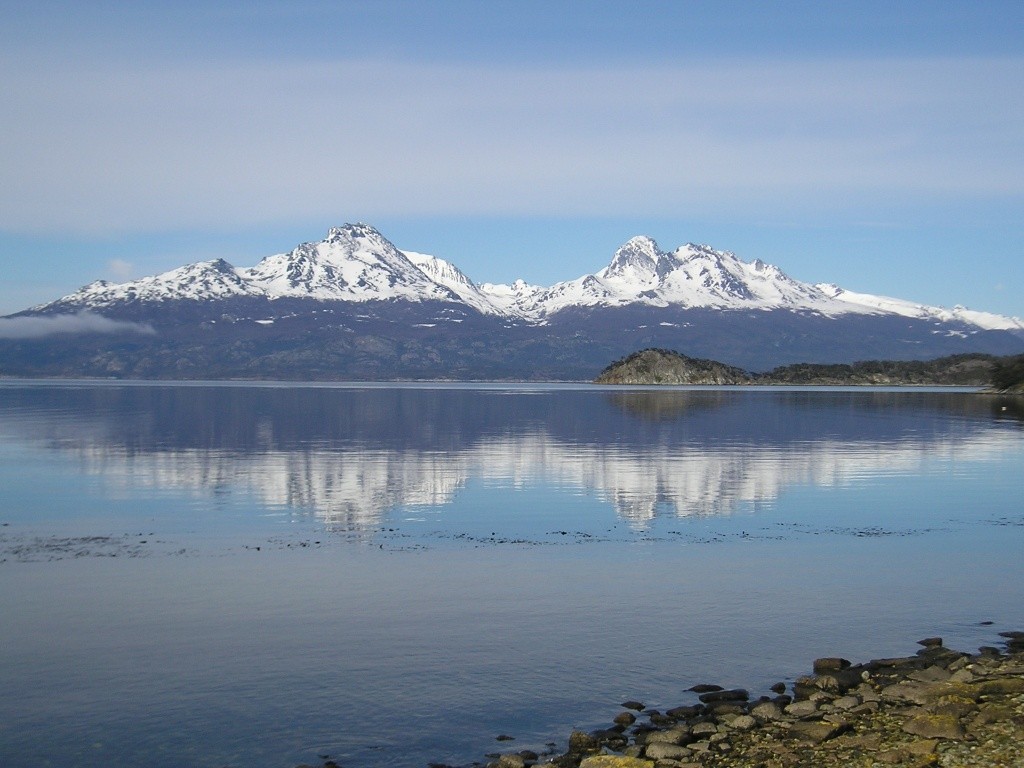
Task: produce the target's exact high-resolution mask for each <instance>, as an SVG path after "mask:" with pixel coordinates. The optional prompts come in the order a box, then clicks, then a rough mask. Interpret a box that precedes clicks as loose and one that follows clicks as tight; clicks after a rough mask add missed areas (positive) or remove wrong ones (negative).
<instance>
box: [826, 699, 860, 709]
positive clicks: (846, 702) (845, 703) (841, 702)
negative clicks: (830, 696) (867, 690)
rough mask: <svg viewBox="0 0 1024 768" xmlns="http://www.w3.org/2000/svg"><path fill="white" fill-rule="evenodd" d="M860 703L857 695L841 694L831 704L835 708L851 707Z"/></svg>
mask: <svg viewBox="0 0 1024 768" xmlns="http://www.w3.org/2000/svg"><path fill="white" fill-rule="evenodd" d="M860 704H861V700H860V697H859V696H841V697H840V698H838V699H836V700H835V701H833V702H832V706H834V707H835V708H836V709H844V710H845V709H853V708H854V707H858V706H860Z"/></svg>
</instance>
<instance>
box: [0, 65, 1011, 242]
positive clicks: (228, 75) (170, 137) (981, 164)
mask: <svg viewBox="0 0 1024 768" xmlns="http://www.w3.org/2000/svg"><path fill="white" fill-rule="evenodd" d="M5 67H6V68H7V69H8V70H9V71H11V70H12V69H17V70H18V71H17V72H16V73H15V74H16V76H15V77H11V78H9V79H8V81H7V84H6V85H5V86H4V87H3V95H4V98H3V100H2V101H0V119H2V121H3V124H4V125H5V131H4V133H3V135H2V136H0V162H2V163H3V166H4V168H5V175H6V177H7V178H8V179H9V180H10V183H8V184H5V185H4V186H3V188H2V189H0V207H2V208H3V210H4V211H5V215H4V220H5V221H4V227H5V228H7V229H9V230H11V231H39V230H46V229H51V228H52V227H54V226H62V227H67V228H70V229H72V230H75V231H79V232H92V233H102V232H118V231H130V230H132V229H146V228H167V227H182V226H185V227H188V226H192V227H195V226H211V225H218V226H223V225H228V226H238V225H243V224H246V223H250V222H256V221H266V220H268V219H270V220H284V219H287V218H290V217H295V216H301V217H304V218H310V217H317V216H324V215H328V216H330V215H334V214H335V213H336V212H337V211H339V210H347V211H355V212H360V213H361V215H365V216H401V215H423V214H428V215H437V214H440V215H473V214H488V215H491V214H497V215H529V214H544V215H622V214H629V213H637V212H642V213H644V214H648V215H656V214H668V213H673V212H678V211H679V210H681V209H686V210H690V211H695V210H696V211H700V212H704V213H730V212H735V211H736V210H740V209H742V208H743V207H745V206H754V207H758V206H760V207H761V208H762V209H765V208H767V209H769V210H770V209H773V208H775V209H779V210H780V211H782V210H784V211H785V212H786V213H787V215H793V214H796V215H799V213H800V212H801V211H804V212H814V211H820V210H821V208H822V207H823V206H824V207H838V208H843V207H849V206H856V205H859V204H867V205H870V201H871V200H874V199H877V198H878V197H879V196H883V197H885V196H892V197H895V196H900V197H904V198H905V197H907V196H910V197H911V198H919V199H921V200H923V201H928V200H932V199H936V198H950V199H955V198H963V197H964V196H967V197H976V198H989V197H1004V198H1005V197H1006V196H1011V197H1019V196H1020V195H1021V193H1022V192H1024V137H1022V134H1021V133H1020V131H1019V130H1018V129H1017V127H1016V126H1019V125H1020V124H1021V123H1022V120H1024V97H1022V96H1021V94H1022V93H1024V62H1022V61H1021V60H1020V59H1019V58H1014V57H1003V58H973V59H956V58H918V59H908V60H902V59H844V60H831V61H830V60H824V61H823V60H821V59H817V60H814V61H799V60H772V61H755V60H749V61H729V62H724V63H719V64H715V65H713V64H696V63H681V64H675V65H672V64H662V65H650V66H637V67H630V66H626V65H622V66H609V67H605V68H602V67H573V66H569V65H559V66H554V67H553V66H550V65H549V66H547V67H546V68H544V69H539V68H537V69H531V68H529V67H522V66H513V65H505V66H499V65H495V66H491V67H472V68H462V67H455V66H451V65H444V64H412V63H402V62H394V61H371V60H364V61H335V62H286V63H279V64H274V65H270V64H266V63H254V62H217V63H205V64H189V63H180V62H179V63H167V64H165V65H164V66H162V67H156V66H150V67H149V68H145V69H138V70H135V71H126V70H125V69H124V68H123V67H121V66H118V67H115V66H112V65H110V64H107V63H102V62H101V63H96V64H93V65H91V66H90V65H85V66H80V67H77V68H75V69H74V70H72V69H70V68H67V67H61V66H60V65H59V64H56V63H55V64H51V65H50V66H45V65H39V62H34V63H33V65H32V66H31V68H30V67H28V65H26V64H24V63H21V62H17V61H8V62H6V63H5Z"/></svg>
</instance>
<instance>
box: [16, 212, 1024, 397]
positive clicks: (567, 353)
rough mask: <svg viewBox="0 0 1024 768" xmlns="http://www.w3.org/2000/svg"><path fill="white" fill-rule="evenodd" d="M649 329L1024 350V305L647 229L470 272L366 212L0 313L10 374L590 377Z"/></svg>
mask: <svg viewBox="0 0 1024 768" xmlns="http://www.w3.org/2000/svg"><path fill="white" fill-rule="evenodd" d="M94 318H100V319H103V320H105V321H107V322H96V321H95V319H94ZM133 329H135V330H136V331H137V332H136V333H130V332H129V331H131V330H133ZM648 347H657V348H675V349H687V350H689V351H691V352H692V353H693V354H696V355H699V356H701V357H705V358H714V359H717V360H722V361H725V362H727V363H728V364H730V365H734V366H737V367H741V368H745V369H748V370H765V369H769V368H773V367H776V366H779V365H784V364H787V363H798V362H800V361H804V360H815V361H819V362H822V363H849V362H852V361H855V360H865V359H895V360H902V359H917V360H920V359H928V358H934V357H940V356H943V355H950V354H959V353H965V352H983V353H988V354H995V355H1009V354H1019V353H1021V352H1024V321H1021V320H1019V319H1017V318H1008V317H1003V316H999V315H993V314H990V313H984V312H976V311H973V310H966V309H964V308H954V309H952V310H949V309H944V308H939V307H928V306H926V305H922V304H915V303H914V302H909V301H904V300H901V299H891V298H886V297H881V296H874V295H870V294H858V293H854V292H849V291H845V290H844V289H842V288H839V287H838V286H833V285H829V284H819V285H811V284H808V283H802V282H800V281H798V280H794V279H793V278H791V277H789V276H788V275H786V274H785V273H784V272H783V271H782V270H781V269H779V268H778V267H775V266H773V265H770V264H765V263H764V262H761V261H753V262H745V261H743V260H741V259H739V258H738V257H737V256H736V255H735V254H733V253H731V252H728V251H717V250H715V249H714V248H712V247H711V246H707V245H694V244H687V245H684V246H680V247H678V248H676V249H675V250H674V251H664V250H662V249H660V248H659V247H658V245H657V243H656V242H655V241H654V240H653V239H651V238H649V237H646V236H637V237H634V238H631V239H630V240H629V241H627V242H626V243H625V244H623V245H622V246H621V247H620V248H618V249H617V250H616V252H615V253H614V254H613V256H612V258H611V260H610V261H609V262H608V264H607V265H606V266H605V267H603V268H602V269H600V270H598V271H596V272H594V273H591V274H587V275H583V276H581V277H579V278H577V279H575V280H569V281H564V282H560V283H556V284H554V285H552V286H547V287H545V286H538V285H531V284H529V283H526V282H525V281H522V280H519V281H516V282H514V283H512V284H511V285H505V284H492V283H476V282H474V281H473V280H472V278H470V277H469V276H468V275H467V274H466V273H464V272H463V271H462V270H460V269H459V268H458V267H457V266H456V265H454V264H453V263H451V262H449V261H446V260H444V259H441V258H439V257H436V256H431V255H427V254H423V253H419V252H415V251H403V250H401V249H399V248H398V247H397V246H395V245H394V244H393V243H391V242H390V241H389V240H388V239H387V238H385V237H384V236H383V235H382V234H381V233H380V232H379V231H377V230H376V229H374V228H373V227H372V226H370V225H368V224H347V225H344V226H342V227H334V228H331V230H330V231H329V232H328V234H327V237H325V238H324V239H323V240H320V241H313V242H308V243H302V244H300V245H298V246H296V247H295V248H293V249H292V250H291V251H288V252H286V253H281V254H274V255H271V256H267V257H265V258H263V259H261V260H259V261H258V262H257V263H256V264H255V265H254V266H252V267H235V266H233V265H231V264H229V263H228V262H227V261H225V260H223V259H214V260H211V261H202V262H196V263H193V264H188V265H185V266H183V267H178V268H177V269H173V270H169V271H167V272H164V273H162V274H159V275H152V276H149V277H144V278H140V279H139V280H135V281H130V282H127V283H120V284H115V283H110V282H106V281H96V282H93V283H90V284H89V285H86V286H84V287H83V288H81V289H79V290H78V291H76V292H74V293H71V294H68V295H67V296H64V297H61V298H59V299H57V300H55V301H52V302H49V303H47V304H42V305H38V306H36V307H32V308H30V309H27V310H24V311H22V312H19V313H15V314H13V315H9V316H7V317H6V318H0V375H11V376H99V377H109V376H113V377H120V378H146V379H152V378H169V379H181V378H184V379H196V378H242V379H286V380H293V379H315V380H339V379H351V380H368V379H497V380H508V379H512V380H571V381H589V380H591V379H593V378H594V376H595V374H596V372H598V371H600V370H601V368H603V367H604V366H605V364H606V363H607V361H608V360H613V359H616V358H618V357H621V356H623V355H625V354H627V353H629V352H630V351H632V350H636V349H644V348H648Z"/></svg>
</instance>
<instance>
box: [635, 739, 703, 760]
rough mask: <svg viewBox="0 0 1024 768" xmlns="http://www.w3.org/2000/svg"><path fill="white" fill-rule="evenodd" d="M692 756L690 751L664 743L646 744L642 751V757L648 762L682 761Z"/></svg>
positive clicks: (676, 745)
mask: <svg viewBox="0 0 1024 768" xmlns="http://www.w3.org/2000/svg"><path fill="white" fill-rule="evenodd" d="M692 755H693V750H692V749H688V748H687V747H682V746H679V745H678V744H667V743H664V742H656V743H654V744H648V745H647V748H646V749H645V750H644V756H645V757H646V758H648V759H649V760H684V759H686V758H688V757H691V756H692Z"/></svg>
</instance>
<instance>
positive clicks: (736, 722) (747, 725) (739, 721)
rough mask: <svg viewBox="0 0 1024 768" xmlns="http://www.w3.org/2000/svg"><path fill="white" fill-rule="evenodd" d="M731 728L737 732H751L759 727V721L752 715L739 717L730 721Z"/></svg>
mask: <svg viewBox="0 0 1024 768" xmlns="http://www.w3.org/2000/svg"><path fill="white" fill-rule="evenodd" d="M729 726H730V727H731V728H735V729H736V730H737V731H750V730H753V729H754V728H756V727H757V720H755V719H754V718H753V717H751V716H750V715H739V716H738V717H735V718H733V719H732V720H731V721H729Z"/></svg>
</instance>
